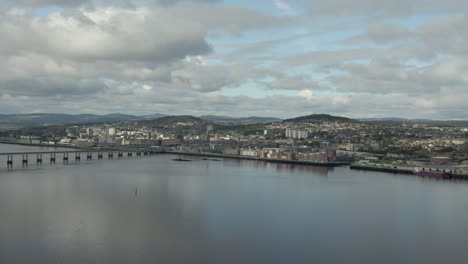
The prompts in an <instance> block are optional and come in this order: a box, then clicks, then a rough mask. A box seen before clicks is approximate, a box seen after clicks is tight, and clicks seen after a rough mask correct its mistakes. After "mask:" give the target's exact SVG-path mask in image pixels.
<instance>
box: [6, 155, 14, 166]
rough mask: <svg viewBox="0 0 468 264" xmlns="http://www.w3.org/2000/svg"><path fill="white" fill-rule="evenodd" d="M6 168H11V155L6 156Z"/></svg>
mask: <svg viewBox="0 0 468 264" xmlns="http://www.w3.org/2000/svg"><path fill="white" fill-rule="evenodd" d="M7 168H9V169H10V168H13V155H11V154H8V157H7Z"/></svg>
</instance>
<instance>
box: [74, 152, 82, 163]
mask: <svg viewBox="0 0 468 264" xmlns="http://www.w3.org/2000/svg"><path fill="white" fill-rule="evenodd" d="M75 160H76V161H80V160H81V153H80V152H77V153H75Z"/></svg>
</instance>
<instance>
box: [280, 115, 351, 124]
mask: <svg viewBox="0 0 468 264" xmlns="http://www.w3.org/2000/svg"><path fill="white" fill-rule="evenodd" d="M283 122H284V123H324V122H343V123H357V122H359V121H357V120H354V119H351V118H347V117H341V116H332V115H327V114H312V115H306V116H300V117H295V118H291V119H285V120H283Z"/></svg>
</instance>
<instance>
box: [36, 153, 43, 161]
mask: <svg viewBox="0 0 468 264" xmlns="http://www.w3.org/2000/svg"><path fill="white" fill-rule="evenodd" d="M36 164H42V153H37V158H36Z"/></svg>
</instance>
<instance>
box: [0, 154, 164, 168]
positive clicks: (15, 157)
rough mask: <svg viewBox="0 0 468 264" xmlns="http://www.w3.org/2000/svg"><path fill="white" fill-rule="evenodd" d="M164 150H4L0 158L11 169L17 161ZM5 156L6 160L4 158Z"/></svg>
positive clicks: (78, 157) (104, 156)
mask: <svg viewBox="0 0 468 264" xmlns="http://www.w3.org/2000/svg"><path fill="white" fill-rule="evenodd" d="M163 152H164V151H163V150H161V149H119V150H114V149H113V150H64V151H32V152H5V153H0V158H1V160H2V161H3V162H4V161H6V165H7V168H8V169H12V168H13V166H14V164H16V163H19V164H21V165H22V166H23V167H26V166H28V165H29V164H38V165H40V164H42V163H43V162H48V163H49V164H55V163H56V162H57V161H59V160H61V161H62V162H63V163H64V164H68V162H69V161H70V160H75V162H79V161H81V159H82V157H83V159H86V160H93V159H98V160H102V159H104V158H107V159H114V158H116V159H122V158H123V157H125V156H126V157H133V156H151V155H154V154H160V153H163ZM5 158H6V160H5Z"/></svg>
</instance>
